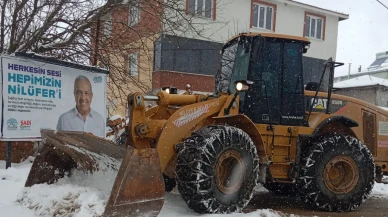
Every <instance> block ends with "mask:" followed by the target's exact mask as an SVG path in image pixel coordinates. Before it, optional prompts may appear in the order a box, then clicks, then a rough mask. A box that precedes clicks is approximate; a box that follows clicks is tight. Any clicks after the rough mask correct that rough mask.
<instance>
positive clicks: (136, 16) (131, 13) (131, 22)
mask: <svg viewBox="0 0 388 217" xmlns="http://www.w3.org/2000/svg"><path fill="white" fill-rule="evenodd" d="M140 14H141V10H140V0H136V2H135V5H129V9H128V26H135V25H137V24H139V23H140V17H141V16H140Z"/></svg>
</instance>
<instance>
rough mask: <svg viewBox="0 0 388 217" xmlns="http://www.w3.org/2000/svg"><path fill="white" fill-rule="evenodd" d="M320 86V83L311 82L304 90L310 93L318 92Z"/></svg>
mask: <svg viewBox="0 0 388 217" xmlns="http://www.w3.org/2000/svg"><path fill="white" fill-rule="evenodd" d="M318 86H319V83H318V82H310V83H307V85H306V87H305V88H304V89H305V90H309V91H317V89H318Z"/></svg>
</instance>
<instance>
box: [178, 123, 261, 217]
mask: <svg viewBox="0 0 388 217" xmlns="http://www.w3.org/2000/svg"><path fill="white" fill-rule="evenodd" d="M178 151H179V152H178V159H177V165H176V179H177V183H178V190H179V192H180V194H181V196H182V198H183V199H184V200H185V201H186V203H187V204H188V206H189V208H191V209H193V210H194V211H196V212H199V213H231V212H240V211H241V210H242V209H243V208H244V207H245V206H246V205H247V204H248V202H249V201H250V199H251V198H252V195H253V189H254V188H255V187H256V185H257V183H258V180H259V158H258V154H257V150H256V147H255V145H254V143H253V142H252V140H251V138H250V137H249V136H248V134H246V133H245V132H244V131H242V130H241V129H238V128H235V127H230V126H218V125H217V126H206V127H204V128H202V129H200V130H199V131H197V132H194V133H193V134H192V135H191V137H189V138H187V139H186V140H185V142H184V143H183V144H182V145H180V146H179V147H178ZM229 156H235V158H232V157H229ZM231 159H232V160H231ZM232 161H233V162H234V163H233V164H232V166H231V168H233V169H235V168H242V169H240V170H236V173H233V174H237V175H234V176H230V174H231V173H228V174H229V175H227V177H228V178H227V179H226V181H227V182H226V183H227V184H226V185H228V184H229V183H235V179H234V178H235V177H236V176H237V177H239V178H238V179H237V180H238V181H236V183H237V184H236V185H233V186H234V187H233V188H230V189H229V188H228V186H227V187H224V185H223V184H222V183H224V182H221V181H219V180H221V179H219V177H222V174H224V172H216V171H224V170H221V169H222V168H227V166H225V167H224V166H220V165H229V164H228V162H232ZM220 162H221V163H222V164H221V163H220ZM235 162H237V163H235ZM239 162H240V163H239ZM224 163H225V164H224ZM235 165H237V166H235ZM238 165H240V167H238ZM220 183H221V184H220ZM231 185H232V184H231Z"/></svg>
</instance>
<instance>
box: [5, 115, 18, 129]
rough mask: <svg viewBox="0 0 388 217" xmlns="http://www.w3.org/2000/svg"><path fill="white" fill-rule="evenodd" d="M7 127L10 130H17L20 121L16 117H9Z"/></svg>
mask: <svg viewBox="0 0 388 217" xmlns="http://www.w3.org/2000/svg"><path fill="white" fill-rule="evenodd" d="M7 129H8V130H17V129H18V121H17V120H16V119H15V118H10V119H8V121H7Z"/></svg>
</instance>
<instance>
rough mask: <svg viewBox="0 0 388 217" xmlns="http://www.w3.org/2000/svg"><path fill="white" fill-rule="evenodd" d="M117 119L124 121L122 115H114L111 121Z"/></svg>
mask: <svg viewBox="0 0 388 217" xmlns="http://www.w3.org/2000/svg"><path fill="white" fill-rule="evenodd" d="M117 119H123V118H122V117H121V116H120V115H113V116H112V117H110V118H109V120H110V121H114V120H117Z"/></svg>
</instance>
